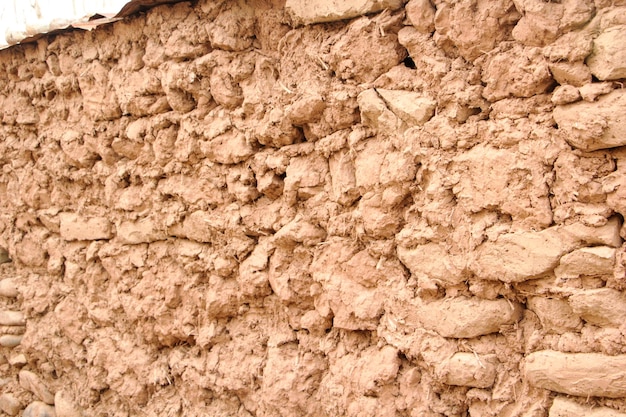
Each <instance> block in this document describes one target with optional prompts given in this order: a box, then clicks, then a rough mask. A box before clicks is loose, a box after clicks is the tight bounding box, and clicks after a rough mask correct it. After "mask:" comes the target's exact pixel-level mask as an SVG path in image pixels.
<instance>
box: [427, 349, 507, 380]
mask: <svg viewBox="0 0 626 417" xmlns="http://www.w3.org/2000/svg"><path fill="white" fill-rule="evenodd" d="M497 364H498V360H497V358H496V355H478V354H474V353H466V352H459V353H455V354H454V355H452V357H450V358H448V359H446V360H444V361H443V362H442V363H441V364H439V365H438V366H437V368H436V371H435V372H436V375H437V376H438V377H439V378H440V379H441V380H442V381H443V382H444V383H445V384H448V385H457V386H463V387H474V388H489V387H491V386H492V385H493V383H494V381H495V380H496V365H497Z"/></svg>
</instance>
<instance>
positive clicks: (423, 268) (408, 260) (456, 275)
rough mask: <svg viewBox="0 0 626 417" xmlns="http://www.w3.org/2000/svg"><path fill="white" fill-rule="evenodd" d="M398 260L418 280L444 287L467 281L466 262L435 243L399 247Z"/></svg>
mask: <svg viewBox="0 0 626 417" xmlns="http://www.w3.org/2000/svg"><path fill="white" fill-rule="evenodd" d="M397 252H398V258H399V259H400V261H401V262H402V263H403V264H404V265H405V266H406V267H407V268H409V270H410V271H411V273H412V274H413V275H415V276H416V277H417V278H428V279H429V280H432V281H435V282H437V283H439V284H441V285H443V286H446V285H456V284H459V283H461V282H463V281H464V280H465V275H464V268H465V264H466V260H465V258H464V257H462V256H460V255H452V254H450V253H448V252H447V251H446V250H445V248H444V247H443V246H442V245H440V244H438V243H434V242H429V243H426V244H424V245H418V246H416V247H413V248H405V247H403V246H398V248H397Z"/></svg>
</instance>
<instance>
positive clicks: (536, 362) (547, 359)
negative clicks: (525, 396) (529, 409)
mask: <svg viewBox="0 0 626 417" xmlns="http://www.w3.org/2000/svg"><path fill="white" fill-rule="evenodd" d="M523 369H524V378H525V379H526V380H527V381H528V382H529V383H530V384H531V385H534V386H535V387H537V388H543V389H547V390H551V391H556V392H560V393H563V394H569V395H576V396H581V397H585V398H588V397H610V398H620V397H626V355H617V356H608V355H603V354H601V353H563V352H556V351H553V350H543V351H539V352H534V353H531V354H529V355H528V356H527V357H526V359H525V361H524V368H523Z"/></svg>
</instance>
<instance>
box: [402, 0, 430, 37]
mask: <svg viewBox="0 0 626 417" xmlns="http://www.w3.org/2000/svg"><path fill="white" fill-rule="evenodd" d="M404 9H405V10H406V17H407V18H408V19H409V22H411V24H412V25H413V27H414V28H415V29H417V30H418V31H420V32H422V33H432V32H433V31H434V30H435V12H436V10H435V8H434V7H433V5H432V4H431V3H430V1H429V0H411V1H409V2H408V3H407V4H406V6H405V7H404Z"/></svg>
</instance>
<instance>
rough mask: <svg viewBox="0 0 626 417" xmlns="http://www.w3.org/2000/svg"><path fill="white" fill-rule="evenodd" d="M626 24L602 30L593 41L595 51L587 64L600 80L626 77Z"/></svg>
mask: <svg viewBox="0 0 626 417" xmlns="http://www.w3.org/2000/svg"><path fill="white" fill-rule="evenodd" d="M624 39H626V25H620V26H614V27H611V28H608V29H607V30H605V31H604V32H602V33H601V34H600V35H599V36H598V37H597V38H595V39H594V41H593V52H592V53H591V55H590V56H589V57H588V58H587V65H589V68H590V69H591V72H592V73H593V75H595V76H596V77H597V78H598V79H599V80H619V79H620V78H626V49H624V46H623V44H624Z"/></svg>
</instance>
